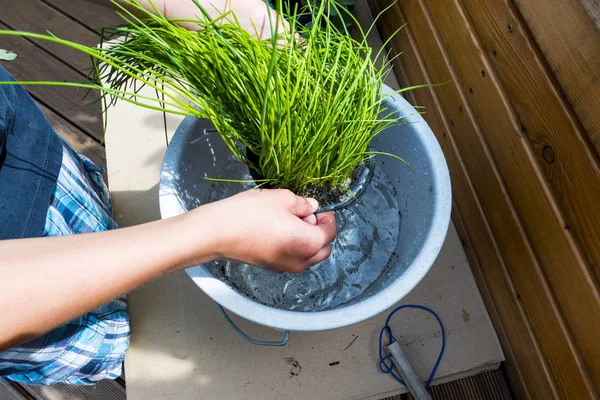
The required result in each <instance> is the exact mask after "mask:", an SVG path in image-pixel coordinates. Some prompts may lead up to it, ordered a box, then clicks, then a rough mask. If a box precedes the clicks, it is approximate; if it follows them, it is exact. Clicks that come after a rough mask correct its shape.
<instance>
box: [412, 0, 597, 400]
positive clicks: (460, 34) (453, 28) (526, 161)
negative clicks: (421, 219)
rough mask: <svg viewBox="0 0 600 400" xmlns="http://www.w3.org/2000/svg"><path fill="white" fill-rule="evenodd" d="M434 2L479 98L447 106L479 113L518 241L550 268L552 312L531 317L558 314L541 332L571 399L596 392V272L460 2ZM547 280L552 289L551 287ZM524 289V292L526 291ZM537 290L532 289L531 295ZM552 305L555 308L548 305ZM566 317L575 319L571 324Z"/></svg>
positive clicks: (517, 272)
mask: <svg viewBox="0 0 600 400" xmlns="http://www.w3.org/2000/svg"><path fill="white" fill-rule="evenodd" d="M411 4H412V3H411ZM422 4H424V2H422ZM430 4H431V7H430V8H429V9H430V11H431V15H432V18H433V20H435V23H436V25H437V27H438V28H439V32H440V36H441V39H442V40H443V45H444V46H445V48H446V49H447V51H448V54H449V56H450V59H451V60H452V65H453V66H454V67H455V68H456V72H457V74H458V75H457V78H458V79H459V80H460V83H461V84H462V88H461V90H462V91H463V93H464V92H465V91H466V90H467V88H471V89H472V91H473V94H472V95H471V96H470V97H471V98H472V100H470V101H469V103H468V105H467V104H464V103H465V101H464V100H466V99H461V100H463V101H460V102H458V103H448V106H449V109H454V108H455V107H456V108H459V110H460V107H464V108H465V110H466V111H467V114H472V115H474V116H476V118H477V122H478V123H479V126H480V127H481V133H480V135H481V136H482V139H483V140H484V141H485V143H486V147H487V146H489V148H484V149H482V150H484V151H483V152H482V153H480V154H478V156H481V155H485V156H486V158H488V159H489V160H494V161H495V163H496V164H497V168H498V169H499V171H500V173H501V174H502V179H503V180H504V182H505V187H506V192H507V193H506V194H507V195H508V196H510V199H511V200H509V201H511V208H513V207H514V209H513V210H510V212H512V213H515V214H516V216H517V218H518V219H519V220H520V222H521V224H522V230H521V232H520V234H521V235H520V236H521V238H519V241H522V242H523V244H526V245H527V246H531V247H532V249H531V250H532V251H533V255H534V258H533V259H532V262H533V264H537V262H538V260H539V264H541V266H542V267H543V271H539V270H538V272H537V275H538V281H539V286H538V285H535V286H533V287H532V288H531V289H533V290H537V291H538V295H536V297H538V296H542V297H538V298H536V299H534V302H536V303H539V301H540V300H539V299H544V298H547V300H546V302H545V304H538V305H540V306H543V308H544V309H545V310H546V311H543V310H542V309H539V308H538V309H533V308H532V309H529V317H530V319H531V320H534V319H538V320H539V319H540V318H547V317H548V315H549V314H548V313H549V312H550V313H554V314H555V315H556V320H555V321H554V322H553V323H556V324H560V325H561V326H560V327H555V326H548V322H549V321H547V320H546V321H538V322H539V323H540V325H539V327H538V328H536V332H537V333H538V334H540V335H541V330H542V329H546V332H547V333H548V336H547V337H545V338H544V339H543V340H542V342H543V343H542V344H543V346H545V348H546V356H547V359H548V361H549V365H550V368H551V369H552V371H553V374H554V375H555V376H557V377H561V379H560V381H561V384H560V385H558V388H559V390H561V394H564V395H565V396H566V395H570V396H577V392H576V391H575V390H580V391H581V392H579V393H580V397H576V398H584V397H585V396H586V395H591V396H595V395H596V394H597V393H596V388H595V387H594V385H593V383H592V382H590V381H589V379H588V376H587V371H586V369H585V366H584V363H583V362H582V360H581V356H583V358H584V359H585V361H586V364H587V366H588V367H589V368H590V372H591V373H592V375H593V376H594V377H597V378H600V348H599V347H598V346H597V340H596V336H597V332H599V331H600V296H599V294H598V287H597V282H596V281H595V279H594V276H593V275H590V270H589V266H588V265H586V263H585V261H584V260H583V259H582V257H581V255H580V254H579V253H578V251H577V248H576V246H574V244H573V242H572V239H571V237H570V235H568V232H567V231H565V229H563V226H564V221H563V220H562V218H561V217H560V215H558V214H557V213H556V204H555V203H554V202H553V199H552V197H551V196H550V195H549V193H548V188H547V186H546V182H545V181H543V179H540V175H541V173H540V172H539V169H538V168H537V166H536V165H535V163H532V158H533V156H532V155H531V152H530V148H529V145H528V143H527V142H526V141H525V140H524V138H523V137H522V135H521V134H520V127H519V126H518V122H517V121H516V116H515V115H514V113H513V112H512V109H511V108H510V105H509V102H508V99H506V97H505V96H504V93H503V91H502V88H501V87H499V83H498V81H497V78H496V76H495V72H494V71H493V70H492V69H491V68H490V66H489V64H488V61H487V59H486V57H485V55H484V54H482V49H481V47H480V45H479V43H478V42H477V40H476V37H475V36H474V35H473V32H472V28H471V26H470V24H469V21H468V20H467V19H466V18H465V15H464V13H463V11H462V9H461V6H460V5H459V3H458V2H456V3H448V2H440V1H438V2H431V3H430ZM407 8H408V7H407ZM461 104H464V105H463V106H461ZM452 106H454V107H452ZM459 110H457V111H459ZM492 110H493V111H492ZM458 114H463V113H462V112H460V113H457V118H460V116H459V115H458ZM473 139H474V137H465V142H464V144H465V146H464V147H463V148H462V149H461V153H463V154H466V153H468V152H472V151H473V148H472V144H473V142H472V140H473ZM488 163H489V161H488ZM471 168H480V169H481V165H480V164H473V165H472V166H471ZM484 184H486V183H484ZM490 211H492V212H491V213H489V214H488V215H490V216H493V215H494V212H495V211H498V210H490ZM496 217H499V218H506V217H507V212H501V213H500V214H497V215H496ZM495 232H497V230H495ZM515 233H518V232H515ZM509 249H511V250H512V249H514V247H511V246H507V247H505V251H509ZM521 265H531V263H526V264H520V265H518V266H517V265H514V269H513V270H511V275H512V276H513V279H514V281H515V284H517V285H519V284H520V285H525V286H531V282H530V281H529V280H530V279H531V277H528V276H527V274H526V273H523V271H522V270H523V268H522V267H521ZM565 265H569V266H570V268H569V273H568V274H565V273H564V266H565ZM535 269H537V268H535ZM546 279H547V282H548V283H549V284H550V285H551V288H549V287H547V283H546ZM524 281H527V282H524ZM573 290H576V291H577V293H578V295H577V296H573V295H572V294H573ZM519 292H520V293H521V295H522V296H523V297H524V296H525V293H524V292H523V291H521V290H519ZM554 293H555V294H556V297H554ZM530 294H532V292H529V293H528V295H530ZM549 307H550V308H551V310H548V308H549ZM582 310H586V312H582ZM539 313H541V314H539ZM541 316H543V317H541ZM562 316H564V320H563V318H562ZM565 322H566V323H568V328H567V326H566V324H565ZM560 331H562V332H563V333H564V335H563V337H561V335H558V334H552V332H556V333H558V332H560ZM569 331H570V332H572V334H573V338H574V339H575V342H571V340H570V334H569ZM565 344H566V345H565ZM575 344H576V345H577V346H578V347H579V350H578V349H577V347H576V346H575ZM557 346H562V350H563V354H561V355H559V354H558V352H557ZM569 353H571V354H569ZM565 357H566V359H569V358H570V359H571V364H570V367H569V366H568V365H567V364H565ZM577 370H579V372H578V371H577ZM599 382H600V381H599ZM584 393H586V394H585V395H584Z"/></svg>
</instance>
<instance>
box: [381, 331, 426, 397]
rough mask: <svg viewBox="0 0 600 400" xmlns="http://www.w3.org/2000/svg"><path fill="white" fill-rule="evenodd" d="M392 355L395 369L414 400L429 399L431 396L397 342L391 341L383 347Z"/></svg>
mask: <svg viewBox="0 0 600 400" xmlns="http://www.w3.org/2000/svg"><path fill="white" fill-rule="evenodd" d="M385 349H386V350H387V352H388V353H389V354H390V356H391V357H392V362H393V363H394V367H395V368H396V371H398V373H399V374H400V377H401V378H402V380H404V383H405V384H406V387H407V388H408V390H409V391H410V394H412V396H413V398H414V399H415V400H431V396H429V393H427V389H425V386H423V383H422V382H421V381H420V380H419V377H418V376H417V374H416V373H415V370H414V369H413V368H412V366H411V365H410V363H409V362H408V358H406V356H405V355H404V352H403V351H402V348H401V347H400V344H399V343H398V342H392V343H391V344H390V345H388V346H386V348H385Z"/></svg>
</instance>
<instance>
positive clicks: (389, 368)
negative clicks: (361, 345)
mask: <svg viewBox="0 0 600 400" xmlns="http://www.w3.org/2000/svg"><path fill="white" fill-rule="evenodd" d="M406 308H413V309H418V310H423V311H427V312H428V313H430V314H433V316H434V317H435V319H436V320H437V322H438V324H439V325H440V330H441V332H442V348H441V349H440V353H439V355H438V358H437V360H436V362H435V365H434V366H433V369H432V370H431V374H430V375H429V379H427V383H426V384H425V387H426V388H428V387H429V386H430V385H431V381H432V380H433V378H434V377H435V373H436V371H437V369H438V367H439V366H440V361H442V357H443V356H444V349H445V348H446V331H445V329H444V324H443V323H442V320H441V319H440V317H438V315H437V314H436V313H435V311H433V310H432V309H431V308H427V307H425V306H420V305H417V304H405V305H402V306H398V307H396V308H395V309H394V310H392V312H391V313H389V315H388V317H387V319H386V320H385V326H384V327H383V328H381V332H379V370H380V371H381V372H383V373H384V374H390V375H392V377H393V378H394V379H395V380H397V381H398V382H399V383H401V384H402V385H404V386H406V384H405V383H404V381H403V380H402V379H401V378H400V377H399V376H398V375H396V373H395V372H394V365H393V363H392V362H391V361H390V363H389V364H387V363H386V361H387V360H389V358H390V355H389V354H388V355H387V356H384V355H383V347H384V345H383V334H384V333H387V336H388V344H391V343H392V342H396V341H397V340H396V338H395V337H394V335H393V334H392V328H390V320H391V319H392V316H393V315H394V314H396V312H398V311H400V310H403V309H406Z"/></svg>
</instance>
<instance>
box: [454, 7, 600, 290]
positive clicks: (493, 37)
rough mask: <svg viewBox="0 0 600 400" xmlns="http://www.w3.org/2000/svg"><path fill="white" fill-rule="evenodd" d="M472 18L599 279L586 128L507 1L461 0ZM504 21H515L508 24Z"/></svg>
mask: <svg viewBox="0 0 600 400" xmlns="http://www.w3.org/2000/svg"><path fill="white" fill-rule="evenodd" d="M463 4H464V6H465V9H466V11H467V12H468V13H469V17H470V22H471V24H472V26H473V29H474V30H475V32H476V34H477V37H478V38H479V40H480V41H481V46H482V47H483V49H484V52H485V54H488V55H492V57H490V58H489V60H490V62H491V63H492V65H493V66H494V69H495V71H496V72H497V74H498V78H499V79H500V83H501V85H502V87H503V89H504V91H505V92H506V95H507V96H508V98H509V100H510V103H511V105H512V107H513V108H514V111H515V113H516V115H517V117H518V120H519V123H520V125H521V134H522V135H523V136H524V137H525V138H526V139H527V140H528V141H529V144H530V146H531V148H532V153H533V156H534V158H535V161H536V162H537V166H538V168H539V169H540V170H541V171H542V173H543V174H544V177H545V179H546V182H547V183H548V186H549V187H550V189H551V190H552V196H553V197H554V199H556V201H557V204H558V206H559V208H560V213H561V215H562V218H563V219H564V221H565V224H566V225H567V226H568V233H569V234H571V235H572V236H573V238H574V240H575V241H576V242H577V243H578V245H579V249H580V250H581V251H582V252H583V253H585V255H586V258H587V260H589V261H590V264H591V265H592V266H593V268H594V272H595V273H596V277H597V278H600V241H599V240H598V239H597V238H599V237H600V208H598V207H597V205H598V204H600V190H598V188H600V168H599V167H598V163H597V160H596V159H595V155H594V153H593V150H592V151H591V149H590V148H589V147H588V142H587V140H586V137H585V132H584V131H583V130H582V129H581V126H580V125H579V121H578V120H577V118H576V116H575V115H574V113H573V111H572V109H571V107H570V106H569V104H568V103H567V102H566V101H565V100H564V99H563V97H562V96H561V93H560V89H558V88H557V87H556V86H555V85H553V79H551V77H552V73H551V71H549V70H548V68H547V66H546V64H545V63H544V62H543V59H541V55H540V54H539V52H538V51H537V46H536V44H535V43H534V42H533V40H532V38H531V37H530V36H529V34H528V32H527V31H526V30H525V29H523V26H522V24H520V23H519V22H517V21H519V16H518V12H517V11H516V10H514V8H512V7H511V6H510V4H507V3H505V2H490V3H489V4H485V5H484V6H482V5H481V4H480V2H479V1H477V0H464V1H463ZM506 21H514V22H513V23H512V24H511V27H512V28H511V29H510V30H509V29H507V24H506Z"/></svg>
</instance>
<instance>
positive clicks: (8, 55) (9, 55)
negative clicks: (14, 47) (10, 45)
mask: <svg viewBox="0 0 600 400" xmlns="http://www.w3.org/2000/svg"><path fill="white" fill-rule="evenodd" d="M15 58H17V54H16V53H14V52H12V51H10V50H4V49H0V60H4V61H12V60H14V59H15Z"/></svg>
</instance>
